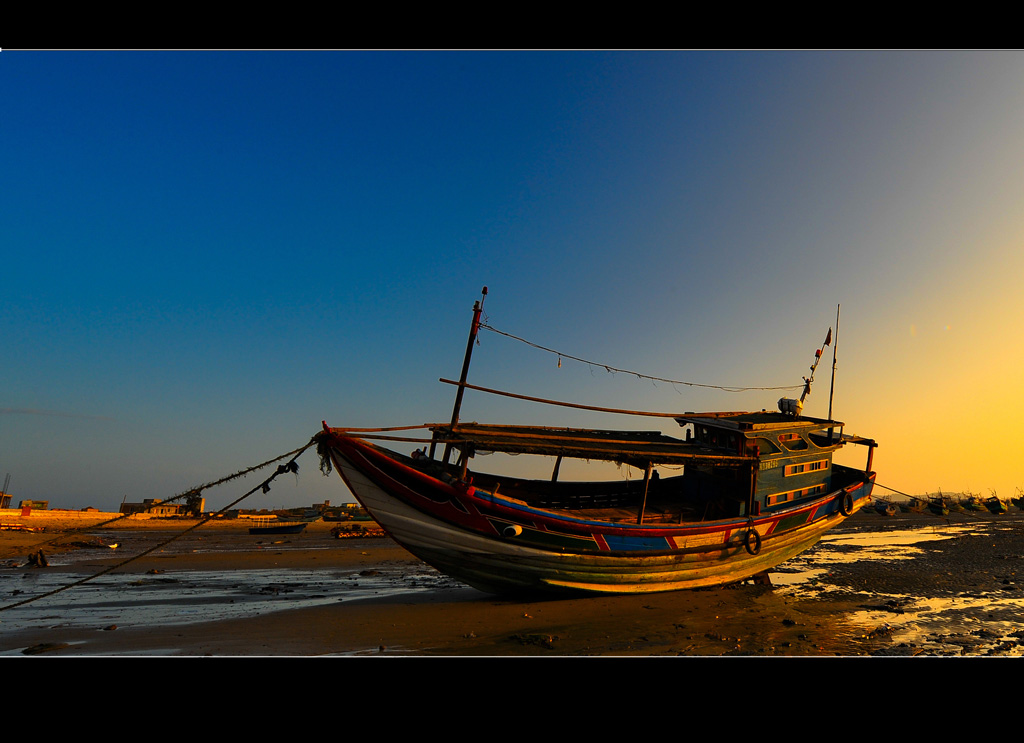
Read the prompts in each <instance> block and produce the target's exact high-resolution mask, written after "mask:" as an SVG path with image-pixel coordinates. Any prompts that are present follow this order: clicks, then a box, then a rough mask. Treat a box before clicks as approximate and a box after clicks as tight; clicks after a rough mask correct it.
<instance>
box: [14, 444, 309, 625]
mask: <svg viewBox="0 0 1024 743" xmlns="http://www.w3.org/2000/svg"><path fill="white" fill-rule="evenodd" d="M314 444H316V437H314V438H312V439H310V440H309V443H307V444H306V445H305V446H301V447H299V448H298V449H295V450H293V451H290V452H288V453H287V454H282V455H281V456H279V457H274V458H273V459H270V460H268V461H266V462H264V463H263V464H258V465H255V466H253V467H249V468H247V469H244V470H241V471H240V472H236V473H235V474H233V475H228V476H226V477H222V478H220V479H219V480H214V481H213V482H211V483H208V484H207V485H203V486H202V487H201V488H194V489H192V490H189V491H186V492H185V493H183V494H182V495H189V494H191V493H193V492H200V491H202V490H204V489H206V488H210V487H214V486H216V485H221V484H223V483H226V482H229V481H231V480H234V479H236V478H238V477H242V476H244V475H247V474H249V473H250V472H253V471H255V470H258V469H262V468H264V467H266V466H268V465H271V464H273V463H274V462H278V461H280V460H282V459H284V458H285V457H289V456H290V457H291V459H290V460H289V461H288V463H287V464H282V465H278V467H277V470H275V471H274V473H273V474H272V475H271V476H270V477H268V478H267V479H266V480H264V481H263V482H261V483H260V484H259V485H257V486H256V487H254V488H253V489H252V490H250V491H249V492H247V493H245V494H244V495H242V496H240V497H238V498H236V499H235V500H234V501H232V502H231V503H229V504H228V505H226V506H224V507H223V508H221V509H220V510H219V511H215V512H213V513H211V514H210V515H209V516H206V517H205V518H203V519H200V520H199V522H197V523H195V524H193V525H192V526H190V527H188V528H187V529H185V530H184V531H182V532H180V533H178V534H175V535H174V536H172V537H171V538H170V539H167V540H164V541H163V542H160V543H159V544H156V545H154V546H153V547H150V548H149V549H147V550H145V551H143V552H140V553H139V554H137V555H133V556H132V557H129V558H128V559H126V560H122V561H121V562H119V563H117V564H116V565H111V566H109V567H107V568H104V569H103V570H101V571H100V572H98V573H95V574H94V575H89V576H86V577H85V578H82V579H80V580H77V581H74V582H73V583H68V584H66V585H63V586H59V587H57V588H55V589H53V590H52V591H48V592H46V593H41V594H39V595H38V596H31V597H29V598H27V599H23V600H22V601H18V602H15V603H13V604H8V605H6V606H0V611H6V610H8V609H13V608H15V607H16V606H24V605H25V604H30V603H32V602H33V601H38V600H39V599H42V598H46V597H48V596H53V595H55V594H58V593H60V592H62V591H66V590H68V589H69V588H74V587H75V586H80V585H82V584H83V583H88V582H89V581H91V580H95V579H96V578H99V577H100V576H103V575H106V574H107V573H109V572H112V571H114V570H117V569H118V568H121V567H124V566H125V565H128V564H129V563H132V562H134V561H135V560H138V559H140V558H142V557H145V556H146V555H148V554H150V553H152V552H155V551H156V550H158V549H160V548H161V547H166V546H167V545H168V544H170V543H171V542H173V541H175V540H177V539H180V538H181V537H183V536H185V535H186V534H188V533H189V532H191V531H194V530H196V529H198V528H199V527H200V526H202V525H203V524H205V523H207V522H208V521H211V520H212V519H215V518H217V517H218V516H220V515H222V514H224V513H226V512H227V511H229V510H231V509H232V508H233V507H235V506H236V505H238V504H239V503H241V502H242V501H243V500H245V499H246V498H248V497H249V496H250V495H252V494H253V493H255V492H256V491H257V490H262V491H263V492H264V493H266V492H268V491H269V490H270V483H271V482H272V481H273V480H274V478H275V477H277V476H278V475H281V474H284V473H286V472H295V473H298V471H299V465H298V463H297V462H296V461H295V460H297V459H298V458H299V456H301V455H302V453H303V452H304V451H306V449H308V448H310V447H311V446H313V445H314ZM178 497H181V496H175V498H178ZM163 502H164V503H166V502H167V501H163ZM115 521H120V518H116V519H109V520H108V521H104V522H103V523H102V524H96V525H93V526H90V527H83V528H82V529H81V530H84V529H85V528H88V529H89V530H94V529H96V528H97V527H99V526H103V525H105V524H111V523H114V522H115ZM76 531H77V530H76ZM61 536H66V533H65V534H62V535H61ZM49 541H51V542H52V541H55V540H49ZM46 543H47V542H41V543H40V544H46ZM37 547H38V545H36V547H30V549H34V548H37Z"/></svg>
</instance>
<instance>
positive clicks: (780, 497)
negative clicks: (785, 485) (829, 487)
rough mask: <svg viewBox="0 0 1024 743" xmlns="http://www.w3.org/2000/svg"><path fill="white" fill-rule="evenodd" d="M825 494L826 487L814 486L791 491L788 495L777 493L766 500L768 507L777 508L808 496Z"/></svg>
mask: <svg viewBox="0 0 1024 743" xmlns="http://www.w3.org/2000/svg"><path fill="white" fill-rule="evenodd" d="M823 492H825V486H824V485H813V486H811V487H809V488H801V489H800V490H790V491H788V492H786V493H775V494H774V495H769V496H768V497H767V498H765V499H764V500H765V505H766V506H777V505H778V504H779V503H788V502H789V501H794V500H798V499H800V498H806V497H807V496H808V495H817V494H818V493H823Z"/></svg>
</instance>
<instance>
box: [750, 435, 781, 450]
mask: <svg viewBox="0 0 1024 743" xmlns="http://www.w3.org/2000/svg"><path fill="white" fill-rule="evenodd" d="M754 443H755V444H757V451H758V453H759V454H777V453H779V452H780V451H782V450H781V449H780V448H779V447H777V446H776V445H775V444H773V443H772V442H771V439H766V438H764V437H760V438H756V439H754Z"/></svg>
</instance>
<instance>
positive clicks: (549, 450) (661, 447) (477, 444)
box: [431, 423, 757, 467]
mask: <svg viewBox="0 0 1024 743" xmlns="http://www.w3.org/2000/svg"><path fill="white" fill-rule="evenodd" d="M431 431H433V432H434V434H435V436H436V437H437V440H438V441H440V442H443V443H445V444H450V445H451V446H453V447H454V448H456V449H459V450H461V451H468V452H469V453H471V454H472V453H475V452H485V451H487V452H490V451H493V452H506V453H509V454H540V455H545V456H554V457H570V458H576V459H594V460H603V461H611V462H625V463H628V464H634V465H637V466H640V467H644V466H646V465H647V464H655V465H656V464H714V465H716V466H727V467H728V466H732V467H741V466H750V464H751V463H753V462H756V461H757V457H756V456H732V455H723V454H717V453H715V452H713V451H711V450H710V449H707V448H705V447H703V446H701V445H699V444H696V443H691V442H688V441H682V440H680V439H674V438H672V437H671V436H666V435H664V434H663V433H660V432H658V431H599V430H591V429H579V428H548V427H544V426H503V425H490V424H480V423H459V424H456V425H454V426H435V427H432V428H431Z"/></svg>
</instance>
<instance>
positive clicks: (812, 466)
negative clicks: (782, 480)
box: [784, 459, 828, 477]
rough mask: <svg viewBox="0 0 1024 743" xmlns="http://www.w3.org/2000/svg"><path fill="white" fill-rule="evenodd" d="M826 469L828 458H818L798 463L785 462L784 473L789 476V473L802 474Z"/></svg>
mask: <svg viewBox="0 0 1024 743" xmlns="http://www.w3.org/2000/svg"><path fill="white" fill-rule="evenodd" d="M825 469H828V460H827V459H819V460H818V461H816V462H801V463H800V464H787V465H786V469H785V472H784V475H785V476H786V477H789V476H790V475H803V474H806V473H808V472H816V471H818V470H825Z"/></svg>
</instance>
